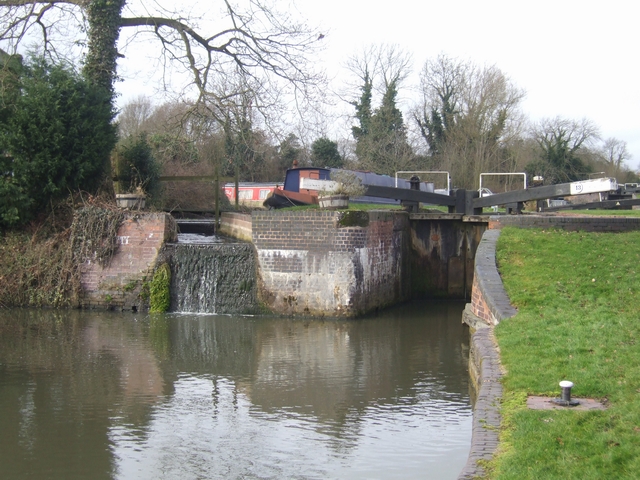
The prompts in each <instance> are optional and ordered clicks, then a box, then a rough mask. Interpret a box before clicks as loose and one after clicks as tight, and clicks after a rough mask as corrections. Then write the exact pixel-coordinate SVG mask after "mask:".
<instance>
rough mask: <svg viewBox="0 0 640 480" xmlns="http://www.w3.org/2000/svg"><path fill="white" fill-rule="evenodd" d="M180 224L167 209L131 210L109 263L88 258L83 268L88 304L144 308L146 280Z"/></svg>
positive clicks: (84, 287)
mask: <svg viewBox="0 0 640 480" xmlns="http://www.w3.org/2000/svg"><path fill="white" fill-rule="evenodd" d="M175 236H176V225H175V221H174V220H173V218H172V217H171V215H169V214H167V213H140V212H137V213H133V212H132V213H129V214H127V216H126V218H125V221H124V222H123V223H122V225H121V226H120V228H119V229H118V249H117V250H116V252H115V254H114V256H113V258H112V259H111V262H110V263H109V265H108V266H107V267H104V268H103V267H101V266H100V265H99V264H98V263H95V262H92V261H87V263H85V264H83V265H82V266H81V267H80V268H81V283H82V287H83V290H84V292H85V294H84V296H83V298H82V300H81V306H82V307H84V308H92V307H100V308H117V309H125V310H132V309H134V310H138V309H144V308H145V306H146V303H147V302H146V301H145V299H144V298H141V296H140V292H141V290H142V285H143V282H144V281H145V280H146V279H147V278H149V277H150V275H152V273H153V270H154V268H155V264H156V260H157V259H158V254H159V253H160V250H161V249H162V247H163V246H164V244H165V242H166V241H169V240H174V239H175Z"/></svg>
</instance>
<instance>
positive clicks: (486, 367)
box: [458, 229, 517, 480]
mask: <svg viewBox="0 0 640 480" xmlns="http://www.w3.org/2000/svg"><path fill="white" fill-rule="evenodd" d="M499 236H500V230H498V229H496V230H487V231H485V232H484V234H483V236H482V240H481V242H480V245H479V246H478V250H477V253H476V260H475V266H474V270H475V271H474V275H475V276H476V279H477V282H478V288H479V289H480V290H481V291H482V294H483V297H484V299H485V301H486V302H487V305H488V307H489V309H490V310H491V313H492V314H493V316H494V318H496V319H497V320H498V321H500V320H504V319H506V318H510V317H512V316H514V315H515V314H516V313H517V310H516V309H515V308H514V307H513V306H512V305H511V302H510V300H509V297H508V296H507V293H506V292H505V290H504V286H503V284H502V279H501V278H500V274H499V273H498V267H497V265H496V243H497V240H498V238H499ZM462 318H463V321H464V322H465V323H466V324H467V325H469V327H470V328H471V329H472V330H474V331H473V332H472V334H471V341H470V343H471V348H470V353H469V376H470V377H471V380H472V383H473V384H474V387H475V390H476V393H477V398H476V402H475V405H474V408H473V426H472V434H471V449H470V451H469V457H468V458H467V463H466V464H465V466H464V468H463V470H462V472H460V475H459V476H458V480H467V479H473V478H482V477H484V475H485V471H484V468H483V467H482V465H481V464H479V463H478V462H479V461H488V460H491V459H492V458H493V455H494V454H495V452H496V450H497V448H498V444H499V436H500V423H501V420H502V417H501V415H500V402H501V400H502V383H501V379H502V367H501V364H500V354H499V352H498V347H497V343H496V340H495V336H494V332H493V327H492V326H490V325H487V323H486V322H484V321H483V320H482V319H481V318H479V317H477V316H476V315H475V314H474V313H473V312H472V309H471V305H470V304H467V306H466V308H465V310H464V312H463V317H462Z"/></svg>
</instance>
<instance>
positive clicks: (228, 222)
mask: <svg viewBox="0 0 640 480" xmlns="http://www.w3.org/2000/svg"><path fill="white" fill-rule="evenodd" d="M251 231H252V223H251V215H249V214H247V213H236V212H222V213H221V215H220V227H219V232H220V233H221V234H222V235H226V236H228V237H234V238H238V239H240V240H244V241H247V242H250V241H251Z"/></svg>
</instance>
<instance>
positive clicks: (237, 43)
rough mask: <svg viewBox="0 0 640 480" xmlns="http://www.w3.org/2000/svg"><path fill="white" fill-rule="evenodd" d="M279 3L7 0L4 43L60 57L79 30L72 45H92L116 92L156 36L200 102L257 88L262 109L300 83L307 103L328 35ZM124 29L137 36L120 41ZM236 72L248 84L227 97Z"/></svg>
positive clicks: (92, 62) (0, 13) (0, 22)
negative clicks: (130, 55) (122, 75)
mask: <svg viewBox="0 0 640 480" xmlns="http://www.w3.org/2000/svg"><path fill="white" fill-rule="evenodd" d="M274 4H275V2H271V1H270V0H246V1H245V2H243V7H242V8H241V7H239V6H237V5H235V4H234V3H233V2H232V1H231V0H219V1H218V2H217V4H216V6H215V7H214V6H212V5H207V7H206V8H207V11H206V13H205V14H202V16H200V17H199V16H197V15H195V14H194V15H190V16H187V17H185V16H183V14H181V13H180V11H179V10H178V9H179V8H180V5H174V4H173V2H169V1H167V5H168V6H163V5H162V4H161V2H160V1H151V0H137V1H136V0H129V1H127V0H0V41H2V43H3V44H5V45H8V47H9V50H12V51H10V52H9V53H14V52H16V51H17V50H18V49H19V48H20V46H21V45H23V44H24V43H25V42H29V41H32V40H33V39H34V38H39V40H38V43H39V44H40V45H41V46H42V48H43V49H44V51H45V52H46V53H47V54H49V55H58V54H60V52H61V51H62V49H61V48H59V45H61V44H62V43H63V42H60V43H58V42H59V41H61V40H64V39H67V40H69V32H70V31H71V32H77V33H78V34H79V36H77V35H76V33H74V34H73V35H74V37H73V39H72V40H73V42H67V45H69V43H72V44H75V45H81V46H84V51H85V56H84V67H83V71H84V73H85V75H86V76H87V77H88V78H90V79H91V80H93V81H94V82H95V83H97V84H99V85H101V86H102V87H104V88H106V89H108V90H109V91H111V92H112V93H113V85H114V81H115V80H116V78H117V73H116V67H117V60H118V58H119V57H120V56H122V55H123V54H126V53H127V48H129V47H131V46H132V45H135V42H136V41H137V40H139V39H147V38H150V37H151V38H153V39H154V40H155V41H156V43H157V45H158V46H159V47H160V48H159V49H158V59H159V62H160V64H161V65H162V66H163V67H165V68H166V67H169V66H175V67H179V68H181V69H182V71H186V72H188V73H190V78H191V80H190V83H189V85H190V87H192V88H191V90H190V91H191V92H192V93H195V97H196V99H197V100H196V101H195V102H194V103H200V104H209V105H217V104H219V102H220V100H223V101H230V99H231V98H233V97H234V96H236V95H239V96H240V97H241V98H245V97H246V95H247V94H248V93H250V94H252V95H253V96H254V97H255V98H254V101H253V105H254V107H255V108H260V106H262V105H263V103H267V104H268V103H270V102H273V101H274V97H273V94H274V92H275V91H278V92H279V91H280V90H281V88H282V87H283V86H284V85H286V86H288V87H292V89H291V90H290V93H291V94H292V95H293V98H294V99H296V100H297V101H299V100H301V99H303V98H304V97H305V96H306V95H310V94H311V92H310V90H311V89H313V88H314V87H317V86H318V85H319V84H321V82H322V81H323V78H322V76H321V75H318V74H316V73H314V71H313V70H314V69H313V68H312V64H311V57H312V55H313V52H314V51H315V50H316V49H317V48H318V47H319V46H320V45H321V38H322V35H320V34H319V32H318V31H315V30H313V29H310V28H308V27H307V26H306V25H305V24H304V23H301V22H298V21H296V20H295V19H293V18H292V17H291V15H290V14H288V13H283V12H280V11H278V10H277V9H276V7H275V6H274ZM171 5H174V6H173V7H171ZM216 7H217V8H219V11H217V10H216ZM185 8H186V7H185V6H182V9H183V11H184V9H185ZM207 14H208V15H209V16H207ZM71 25H75V26H77V27H78V28H76V29H70V26H71ZM124 30H132V32H133V33H132V35H131V36H129V37H127V39H126V42H124V44H123V45H120V44H119V42H118V40H119V39H120V37H121V32H122V31H124ZM81 32H84V35H83V34H82V33H81ZM119 47H120V48H121V50H122V51H120V50H119V49H118V48H119ZM134 48H135V47H134ZM165 71H166V72H168V70H165ZM230 75H233V76H239V77H241V78H242V79H243V82H241V85H242V88H241V89H240V91H236V92H231V93H228V96H227V97H223V98H220V96H219V92H217V89H216V85H219V84H220V82H222V81H223V79H224V78H226V77H228V76H230ZM256 85H259V86H261V88H259V89H257V88H256ZM262 99H265V101H264V102H263V101H262Z"/></svg>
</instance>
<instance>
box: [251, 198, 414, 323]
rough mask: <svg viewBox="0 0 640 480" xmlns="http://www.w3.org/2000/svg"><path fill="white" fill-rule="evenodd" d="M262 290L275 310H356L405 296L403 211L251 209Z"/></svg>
mask: <svg viewBox="0 0 640 480" xmlns="http://www.w3.org/2000/svg"><path fill="white" fill-rule="evenodd" d="M252 220H253V235H252V238H253V244H254V246H255V248H256V252H257V259H258V265H259V268H258V271H259V275H260V278H259V282H260V297H261V300H262V301H263V302H264V303H265V304H266V306H267V307H268V308H270V309H272V310H273V311H274V312H276V313H281V314H302V315H316V316H324V315H327V316H355V315H359V314H361V313H364V312H367V311H371V310H375V309H377V308H381V307H385V306H388V305H392V304H394V303H398V302H401V301H403V300H406V299H408V298H409V296H410V288H409V287H410V286H409V268H410V256H409V254H408V252H409V241H410V240H409V233H408V232H409V225H408V214H407V213H406V212H390V211H371V212H363V211H339V212H336V211H318V210H308V211H287V210H280V211H268V212H261V211H254V212H253V213H252Z"/></svg>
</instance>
